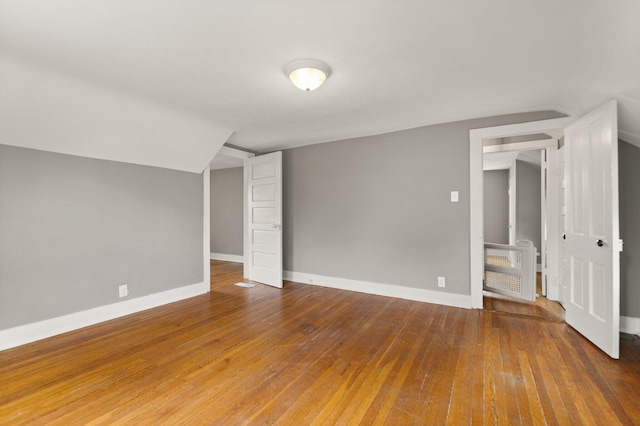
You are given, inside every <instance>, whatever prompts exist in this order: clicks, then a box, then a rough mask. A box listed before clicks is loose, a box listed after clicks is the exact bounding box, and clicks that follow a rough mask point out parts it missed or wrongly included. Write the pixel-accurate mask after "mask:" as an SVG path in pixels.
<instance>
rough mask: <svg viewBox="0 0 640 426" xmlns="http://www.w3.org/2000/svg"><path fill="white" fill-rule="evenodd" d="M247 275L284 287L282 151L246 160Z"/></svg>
mask: <svg viewBox="0 0 640 426" xmlns="http://www.w3.org/2000/svg"><path fill="white" fill-rule="evenodd" d="M244 199H245V209H244V211H245V216H244V223H245V228H244V276H245V278H246V279H249V280H252V281H257V282H260V283H263V284H268V285H271V286H274V287H282V152H274V153H272V154H267V155H261V156H258V157H253V158H247V159H245V160H244Z"/></svg>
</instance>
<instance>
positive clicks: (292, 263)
mask: <svg viewBox="0 0 640 426" xmlns="http://www.w3.org/2000/svg"><path fill="white" fill-rule="evenodd" d="M560 116H561V114H558V113H555V112H537V113H529V114H514V115H509V116H501V117H493V118H484V119H477V120H468V121H461V122H454V123H446V124H440V125H434V126H427V127H422V128H418V129H411V130H405V131H400V132H395V133H389V134H383V135H377V136H370V137H362V138H357V139H350V140H345V141H339V142H331V143H325V144H319V145H311V146H306V147H301V148H295V149H290V150H286V151H284V152H283V186H284V188H283V190H284V193H283V199H284V211H283V214H284V224H283V225H284V227H283V230H284V231H283V232H284V235H283V243H284V268H285V269H286V270H289V271H295V272H306V273H311V274H318V275H325V276H331V277H340V278H348V279H355V280H363V281H371V282H378V283H387V284H393V285H404V286H410V287H416V288H423V289H430V290H436V291H438V290H439V291H446V292H450V293H458V294H465V295H468V294H470V287H469V274H470V272H469V221H470V217H469V130H470V129H474V128H481V127H489V126H498V125H504V124H512V123H519V122H525V121H533V120H542V119H548V118H556V117H560ZM452 190H457V191H460V202H459V203H451V202H450V201H449V192H450V191H452ZM439 275H440V276H445V277H446V279H447V287H446V288H445V289H438V287H437V276H439Z"/></svg>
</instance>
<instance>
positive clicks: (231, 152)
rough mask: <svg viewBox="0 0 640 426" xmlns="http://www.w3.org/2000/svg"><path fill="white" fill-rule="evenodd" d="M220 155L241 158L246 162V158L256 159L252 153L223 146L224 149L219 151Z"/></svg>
mask: <svg viewBox="0 0 640 426" xmlns="http://www.w3.org/2000/svg"><path fill="white" fill-rule="evenodd" d="M218 154H222V155H225V156H227V157H233V158H239V159H241V160H244V159H245V158H252V157H255V154H253V153H251V152H247V151H242V150H240V149H236V148H231V147H229V146H223V147H222V148H220V151H218Z"/></svg>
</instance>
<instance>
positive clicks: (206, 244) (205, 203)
mask: <svg viewBox="0 0 640 426" xmlns="http://www.w3.org/2000/svg"><path fill="white" fill-rule="evenodd" d="M210 169H211V168H210V166H209V165H207V167H205V169H204V171H203V172H202V209H203V210H202V250H203V255H202V261H203V262H202V284H203V288H202V292H203V293H207V292H209V291H210V289H211V265H210V262H209V251H211V203H210V201H211V188H210V186H211V170H210Z"/></svg>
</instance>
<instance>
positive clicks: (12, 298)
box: [0, 145, 203, 329]
mask: <svg viewBox="0 0 640 426" xmlns="http://www.w3.org/2000/svg"><path fill="white" fill-rule="evenodd" d="M202 188H203V185H202V176H201V175H198V174H193V173H186V172H177V171H171V170H166V169H161V168H154V167H144V166H136V165H131V164H124V163H117V162H110V161H102V160H92V159H86V158H81V157H73V156H69V155H61V154H53V153H47V152H43V151H36V150H30V149H23V148H15V147H9V146H3V145H0V329H4V328H9V327H14V326H18V325H22V324H27V323H31V322H35V321H40V320H45V319H49V318H53V317H57V316H60V315H65V314H69V313H73V312H78V311H82V310H86V309H89V308H94V307H98V306H102V305H107V304H111V303H115V302H118V301H119V300H125V299H119V298H118V285H120V284H128V285H129V296H128V299H131V298H135V297H139V296H144V295H148V294H152V293H157V292H161V291H164V290H169V289H172V288H176V287H181V286H184V285H190V284H195V283H199V282H202V280H203V268H202V233H203V226H202V218H203V213H202V210H203V209H202Z"/></svg>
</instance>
